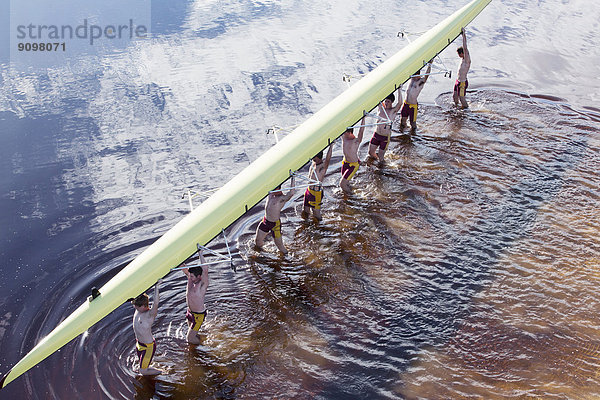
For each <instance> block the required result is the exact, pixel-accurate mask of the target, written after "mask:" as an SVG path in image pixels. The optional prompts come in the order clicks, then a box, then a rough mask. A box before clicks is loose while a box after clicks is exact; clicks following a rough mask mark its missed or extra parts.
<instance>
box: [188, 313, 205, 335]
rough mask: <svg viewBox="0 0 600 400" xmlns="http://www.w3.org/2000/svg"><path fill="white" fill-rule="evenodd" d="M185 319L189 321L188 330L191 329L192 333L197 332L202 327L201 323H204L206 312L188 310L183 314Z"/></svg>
mask: <svg viewBox="0 0 600 400" xmlns="http://www.w3.org/2000/svg"><path fill="white" fill-rule="evenodd" d="M185 318H187V320H188V321H190V328H192V330H193V331H196V332H198V331H199V330H200V327H201V326H202V323H203V322H204V318H206V310H204V311H202V312H194V311H192V310H190V309H189V308H188V309H187V312H186V313H185Z"/></svg>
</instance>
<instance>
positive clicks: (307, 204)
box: [302, 145, 333, 221]
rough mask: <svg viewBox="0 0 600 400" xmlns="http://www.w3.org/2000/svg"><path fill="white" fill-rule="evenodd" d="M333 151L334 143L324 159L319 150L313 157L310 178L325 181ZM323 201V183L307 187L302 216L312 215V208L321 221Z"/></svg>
mask: <svg viewBox="0 0 600 400" xmlns="http://www.w3.org/2000/svg"><path fill="white" fill-rule="evenodd" d="M332 151H333V145H330V146H329V150H328V151H327V155H326V156H325V159H323V152H322V151H321V152H319V154H317V155H316V156H314V157H313V159H312V163H311V164H310V168H309V170H308V178H309V179H311V180H312V181H319V182H320V183H322V182H323V179H325V174H326V173H327V168H328V167H329V162H330V161H331V154H332ZM322 201H323V186H322V185H321V184H317V185H310V186H309V187H307V188H306V192H304V209H303V210H302V216H303V217H308V216H309V215H310V210H311V209H312V212H313V215H314V216H315V218H316V219H318V220H319V221H320V220H321V218H322V217H321V202H322Z"/></svg>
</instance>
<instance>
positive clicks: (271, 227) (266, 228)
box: [254, 176, 296, 255]
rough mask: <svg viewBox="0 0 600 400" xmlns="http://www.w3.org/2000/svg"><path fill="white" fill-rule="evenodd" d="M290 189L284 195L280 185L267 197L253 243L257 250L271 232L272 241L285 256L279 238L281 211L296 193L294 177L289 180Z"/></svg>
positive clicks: (285, 251) (283, 247)
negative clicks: (263, 214)
mask: <svg viewBox="0 0 600 400" xmlns="http://www.w3.org/2000/svg"><path fill="white" fill-rule="evenodd" d="M291 185H292V187H291V188H290V190H289V191H288V192H287V193H286V194H285V195H284V194H283V192H282V191H281V185H279V186H277V188H275V190H274V191H272V192H270V193H269V195H268V196H267V202H266V203H265V216H264V217H263V219H262V221H261V222H260V224H258V227H257V228H256V237H255V239H254V242H255V243H256V246H257V247H258V248H262V246H263V244H264V242H265V237H266V236H267V234H268V233H269V232H273V240H274V241H275V245H276V246H277V248H278V249H279V251H281V252H282V253H283V254H284V255H286V254H287V250H286V248H285V246H284V244H283V239H282V237H281V220H280V218H281V209H282V208H283V206H284V205H285V203H286V202H287V201H288V200H289V199H291V198H292V196H293V195H294V192H295V191H296V189H295V187H294V185H295V181H294V176H292V179H291Z"/></svg>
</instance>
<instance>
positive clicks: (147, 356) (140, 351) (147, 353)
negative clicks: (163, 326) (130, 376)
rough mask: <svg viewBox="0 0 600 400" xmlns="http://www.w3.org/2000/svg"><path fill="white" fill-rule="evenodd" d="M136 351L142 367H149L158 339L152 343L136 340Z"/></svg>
mask: <svg viewBox="0 0 600 400" xmlns="http://www.w3.org/2000/svg"><path fill="white" fill-rule="evenodd" d="M135 351H136V353H137V356H138V360H139V362H140V368H143V369H146V368H148V367H149V366H150V362H152V358H153V357H154V353H156V340H154V341H153V342H152V343H140V342H137V341H136V345H135Z"/></svg>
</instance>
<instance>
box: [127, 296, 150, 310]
mask: <svg viewBox="0 0 600 400" xmlns="http://www.w3.org/2000/svg"><path fill="white" fill-rule="evenodd" d="M131 303H132V304H133V305H134V306H136V307H143V306H146V307H148V304H150V299H149V298H148V295H147V294H146V293H142V294H140V295H139V296H138V297H136V298H135V299H133V300H132V301H131Z"/></svg>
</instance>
